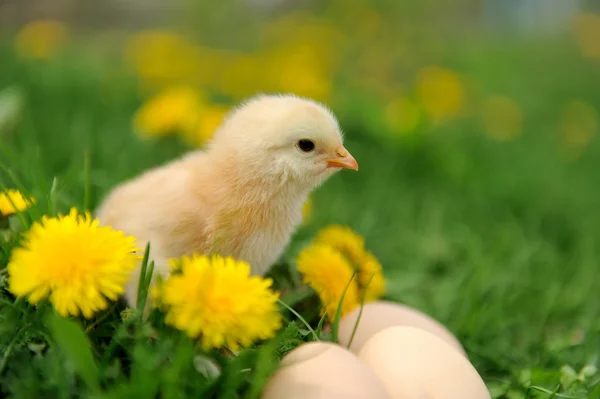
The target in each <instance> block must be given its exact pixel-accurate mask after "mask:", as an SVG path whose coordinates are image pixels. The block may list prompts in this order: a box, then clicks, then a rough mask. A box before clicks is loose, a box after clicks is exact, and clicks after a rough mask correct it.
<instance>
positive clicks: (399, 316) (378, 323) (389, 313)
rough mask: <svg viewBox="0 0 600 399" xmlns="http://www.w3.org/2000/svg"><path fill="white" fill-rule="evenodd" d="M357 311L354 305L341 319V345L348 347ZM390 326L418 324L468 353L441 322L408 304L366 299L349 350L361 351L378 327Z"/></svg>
mask: <svg viewBox="0 0 600 399" xmlns="http://www.w3.org/2000/svg"><path fill="white" fill-rule="evenodd" d="M359 312H360V307H359V308H356V309H354V310H353V311H352V312H350V313H348V314H347V315H346V316H344V318H342V319H341V320H340V326H339V343H340V345H341V346H344V347H348V342H350V337H352V331H353V330H354V325H355V324H356V320H357V319H358V314H359ZM393 326H409V327H418V328H421V329H423V330H425V331H427V332H430V333H432V334H434V335H437V336H438V337H440V338H441V339H443V340H444V341H446V342H447V343H448V344H449V345H451V346H452V347H454V348H456V350H457V351H458V352H460V353H461V354H462V355H463V356H467V355H466V353H465V351H464V349H463V347H462V345H461V344H460V342H459V341H458V339H456V337H455V336H454V335H453V334H452V333H451V332H450V331H448V329H447V328H446V327H444V326H443V325H442V324H441V323H440V322H438V321H437V320H435V319H434V318H432V317H431V316H428V315H427V314H425V313H423V312H420V311H418V310H416V309H413V308H411V307H409V306H406V305H401V304H399V303H394V302H388V301H376V302H369V303H365V305H364V306H363V312H362V315H361V316H360V322H359V323H358V327H357V328H356V333H355V334H354V339H353V340H352V345H350V351H351V352H354V353H358V352H360V350H361V348H362V347H363V345H364V344H365V342H367V340H368V339H369V338H371V337H372V336H373V335H375V334H376V333H378V332H379V331H381V330H384V329H386V328H388V327H393Z"/></svg>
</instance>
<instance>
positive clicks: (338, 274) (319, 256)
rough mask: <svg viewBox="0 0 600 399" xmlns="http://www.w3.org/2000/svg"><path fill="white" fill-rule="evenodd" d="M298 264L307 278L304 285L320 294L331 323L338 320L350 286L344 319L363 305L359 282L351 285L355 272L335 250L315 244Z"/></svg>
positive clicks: (344, 307)
mask: <svg viewBox="0 0 600 399" xmlns="http://www.w3.org/2000/svg"><path fill="white" fill-rule="evenodd" d="M297 263H298V270H299V271H300V273H302V275H303V282H304V283H305V284H308V285H310V286H311V287H312V288H313V289H314V290H315V291H316V293H317V295H318V296H319V299H320V300H321V303H323V306H324V307H323V310H322V313H326V314H327V317H328V318H329V320H331V321H333V320H335V314H336V312H337V308H338V306H339V303H340V301H341V299H342V294H343V293H344V290H345V289H346V286H348V289H347V290H346V294H345V295H344V302H343V303H342V310H341V316H342V317H343V316H344V315H346V314H347V313H348V312H351V311H352V310H353V309H354V308H356V307H357V306H358V305H359V304H360V301H359V299H360V298H359V295H358V288H357V285H356V283H355V280H352V283H350V285H348V283H349V282H350V279H352V275H353V274H354V269H353V267H352V265H351V264H350V263H349V262H348V260H347V259H346V258H344V256H343V255H342V254H341V253H340V252H338V251H336V250H335V249H334V248H332V247H330V246H328V245H324V244H319V243H315V244H312V245H310V246H308V247H307V248H305V249H304V250H302V252H300V254H299V255H298V260H297ZM354 279H356V276H355V277H354Z"/></svg>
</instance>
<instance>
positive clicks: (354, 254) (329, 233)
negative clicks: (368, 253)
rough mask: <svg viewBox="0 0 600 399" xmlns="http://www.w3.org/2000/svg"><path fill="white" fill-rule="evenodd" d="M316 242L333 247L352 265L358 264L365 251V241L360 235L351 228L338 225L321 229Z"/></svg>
mask: <svg viewBox="0 0 600 399" xmlns="http://www.w3.org/2000/svg"><path fill="white" fill-rule="evenodd" d="M314 242H316V243H320V244H326V245H329V246H331V247H333V248H334V249H336V250H337V251H340V252H341V253H342V254H344V256H346V257H348V259H349V260H350V262H352V263H358V261H359V260H361V259H362V257H363V255H364V251H365V250H364V248H365V240H364V239H363V238H362V237H361V236H360V235H358V234H356V232H354V230H352V229H351V228H350V227H347V226H340V225H337V224H332V225H329V226H327V227H325V228H323V229H321V230H320V231H319V233H318V234H317V236H316V237H315V240H314Z"/></svg>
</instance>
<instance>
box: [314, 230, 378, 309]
mask: <svg viewBox="0 0 600 399" xmlns="http://www.w3.org/2000/svg"><path fill="white" fill-rule="evenodd" d="M314 241H315V242H316V243H321V244H325V245H328V246H330V247H332V248H333V249H335V250H337V251H338V252H340V254H342V255H343V256H344V257H345V258H346V259H347V261H348V262H349V264H350V265H351V267H352V268H353V270H354V269H356V271H357V279H356V284H357V289H358V291H357V292H358V295H359V300H360V298H362V296H363V295H364V296H365V302H370V301H374V300H376V299H378V298H380V297H381V296H383V294H384V293H385V279H384V277H383V271H382V267H381V264H380V263H379V261H378V260H377V258H376V257H375V256H374V255H373V254H372V253H370V252H369V251H367V250H366V249H365V241H364V239H363V238H362V237H361V236H360V235H358V234H357V233H356V232H354V231H353V230H352V229H351V228H349V227H346V226H340V225H335V224H334V225H330V226H327V227H325V228H324V229H322V230H321V231H320V232H319V233H318V234H317V237H316V238H315V240H314ZM365 289H366V292H365Z"/></svg>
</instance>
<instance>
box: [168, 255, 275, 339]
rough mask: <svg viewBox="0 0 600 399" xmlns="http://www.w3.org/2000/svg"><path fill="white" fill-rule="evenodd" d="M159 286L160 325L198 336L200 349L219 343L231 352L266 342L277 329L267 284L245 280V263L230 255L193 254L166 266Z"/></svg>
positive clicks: (263, 280) (257, 279)
mask: <svg viewBox="0 0 600 399" xmlns="http://www.w3.org/2000/svg"><path fill="white" fill-rule="evenodd" d="M171 267H172V269H173V273H172V274H171V275H170V277H169V278H168V279H167V280H166V281H164V282H163V283H162V284H161V286H160V295H159V296H160V304H161V307H162V308H163V309H165V310H166V312H167V315H166V318H165V322H166V323H167V324H170V325H172V326H174V327H175V328H177V329H179V330H182V331H185V332H186V333H187V334H188V335H189V336H190V337H193V338H196V337H199V336H201V342H202V347H203V348H204V349H205V350H208V349H210V348H219V347H222V346H224V345H226V346H228V347H229V348H230V349H232V350H234V351H237V350H238V349H239V347H240V346H241V347H248V346H249V345H251V344H252V342H254V341H256V340H258V339H268V338H271V337H273V336H274V335H275V331H276V330H278V329H279V328H280V327H281V315H280V314H279V312H278V308H277V299H278V297H279V295H278V293H276V292H273V291H272V290H271V289H270V286H271V284H272V280H271V279H268V278H262V277H258V276H250V265H248V264H247V263H246V262H243V261H237V260H235V259H233V258H230V257H221V256H218V255H216V256H211V257H208V256H204V255H202V256H201V255H194V256H191V257H182V258H181V259H175V260H173V261H172V262H171Z"/></svg>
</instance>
